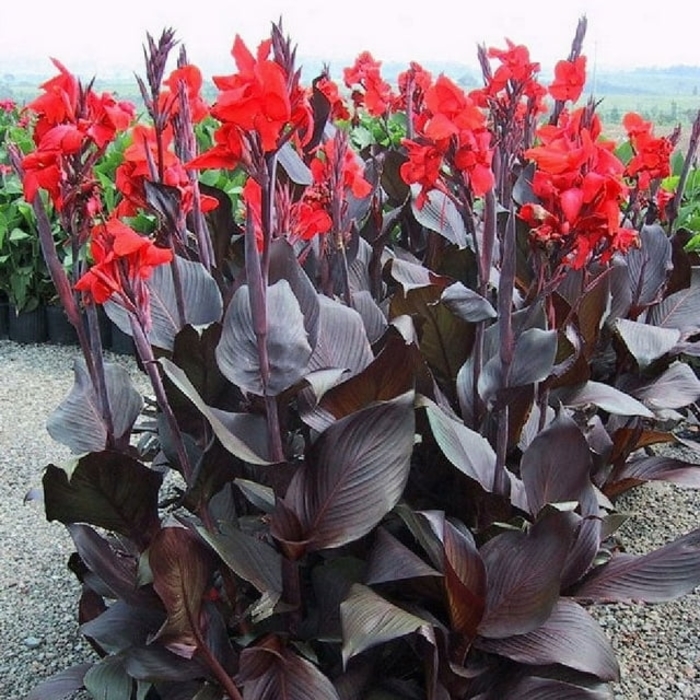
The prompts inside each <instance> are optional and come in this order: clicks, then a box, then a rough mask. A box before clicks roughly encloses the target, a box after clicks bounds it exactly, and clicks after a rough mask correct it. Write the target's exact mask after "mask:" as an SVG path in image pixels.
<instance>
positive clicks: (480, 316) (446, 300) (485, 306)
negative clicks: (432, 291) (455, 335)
mask: <svg viewBox="0 0 700 700" xmlns="http://www.w3.org/2000/svg"><path fill="white" fill-rule="evenodd" d="M440 301H441V302H442V303H443V304H445V306H447V308H448V309H450V311H452V313H454V314H456V315H457V316H459V318H461V319H462V320H463V321H468V322H470V323H477V322H478V321H486V320H487V319H489V318H496V316H497V315H498V314H497V313H496V310H495V309H494V308H493V306H491V304H490V303H489V302H488V301H487V300H486V299H484V297H482V296H481V294H477V293H476V292H475V291H473V290H471V289H469V287H465V286H464V285H463V284H462V283H461V282H455V283H454V284H451V285H450V286H449V287H447V288H446V289H445V291H444V292H443V293H442V295H441V296H440Z"/></svg>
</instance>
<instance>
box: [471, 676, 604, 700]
mask: <svg viewBox="0 0 700 700" xmlns="http://www.w3.org/2000/svg"><path fill="white" fill-rule="evenodd" d="M583 683H584V681H583V679H582V684H581V685H578V684H576V683H574V682H566V681H562V680H558V679H556V678H541V677H539V676H526V677H524V678H521V679H519V680H517V681H514V682H512V683H510V684H508V686H507V688H505V689H504V688H499V689H498V690H497V691H496V692H494V693H484V694H482V695H477V696H476V697H475V698H473V700H613V694H612V691H611V690H610V687H609V686H608V685H607V684H605V685H604V684H602V683H597V684H591V683H590V682H589V683H586V684H585V685H584V684H583Z"/></svg>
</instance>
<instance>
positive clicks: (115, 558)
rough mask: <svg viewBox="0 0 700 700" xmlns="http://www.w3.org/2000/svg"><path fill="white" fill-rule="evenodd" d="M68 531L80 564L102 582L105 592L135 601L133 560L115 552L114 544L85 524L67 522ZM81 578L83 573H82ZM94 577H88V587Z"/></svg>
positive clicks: (136, 594) (135, 587) (135, 572)
mask: <svg viewBox="0 0 700 700" xmlns="http://www.w3.org/2000/svg"><path fill="white" fill-rule="evenodd" d="M67 527H68V532H69V533H70V536H71V538H72V540H73V543H74V544H75V548H76V550H77V552H78V555H79V556H80V560H81V561H82V562H83V564H84V565H85V566H86V567H87V568H88V569H89V570H90V571H91V572H92V573H93V574H94V575H95V576H96V577H97V578H98V579H99V581H100V582H101V583H102V584H103V585H104V586H106V589H107V590H106V596H105V597H112V598H121V599H122V600H125V601H127V602H129V603H133V604H135V605H136V604H138V602H139V596H140V593H139V591H138V589H137V585H138V583H137V570H136V562H135V560H134V559H133V558H131V557H127V556H124V552H120V553H119V554H118V553H117V552H116V551H115V549H114V547H112V546H111V545H110V543H109V542H108V541H107V540H106V539H105V537H104V536H102V535H100V534H99V533H98V532H97V531H96V530H93V528H91V527H89V526H88V525H68V526H67ZM83 578H84V580H86V579H85V577H83ZM93 584H94V581H90V582H89V585H90V586H91V587H92V586H93Z"/></svg>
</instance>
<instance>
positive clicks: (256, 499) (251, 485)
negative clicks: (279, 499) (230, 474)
mask: <svg viewBox="0 0 700 700" xmlns="http://www.w3.org/2000/svg"><path fill="white" fill-rule="evenodd" d="M233 483H234V484H235V485H236V486H237V487H238V488H239V489H240V490H241V493H243V495H244V496H245V497H246V498H247V499H248V501H249V502H250V503H252V504H253V505H254V506H255V507H256V508H259V509H260V510H261V511H263V512H264V513H272V511H273V510H274V509H275V492H274V489H271V488H270V487H269V486H263V485H262V484H258V483H257V482H255V481H250V480H249V479H234V480H233Z"/></svg>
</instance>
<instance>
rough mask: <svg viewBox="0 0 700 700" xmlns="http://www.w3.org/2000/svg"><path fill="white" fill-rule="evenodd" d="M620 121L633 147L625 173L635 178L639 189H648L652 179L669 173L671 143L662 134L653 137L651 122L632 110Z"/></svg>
mask: <svg viewBox="0 0 700 700" xmlns="http://www.w3.org/2000/svg"><path fill="white" fill-rule="evenodd" d="M622 123H623V125H624V127H625V129H626V130H627V135H628V137H629V140H630V143H631V144H632V148H633V149H634V156H633V157H632V160H630V162H629V163H628V164H627V168H626V169H625V175H626V176H627V177H630V178H636V179H637V182H638V185H639V188H640V189H642V190H645V189H648V188H649V185H650V184H651V181H652V180H655V179H658V178H664V177H668V176H669V175H670V174H671V155H672V153H673V143H672V142H671V140H670V139H668V138H666V137H664V136H662V137H660V138H656V137H654V135H653V133H652V132H653V127H652V124H651V122H647V121H644V120H643V119H642V118H641V117H640V116H639V115H638V114H635V113H634V112H630V113H628V114H626V115H625V116H624V118H623V120H622Z"/></svg>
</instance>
